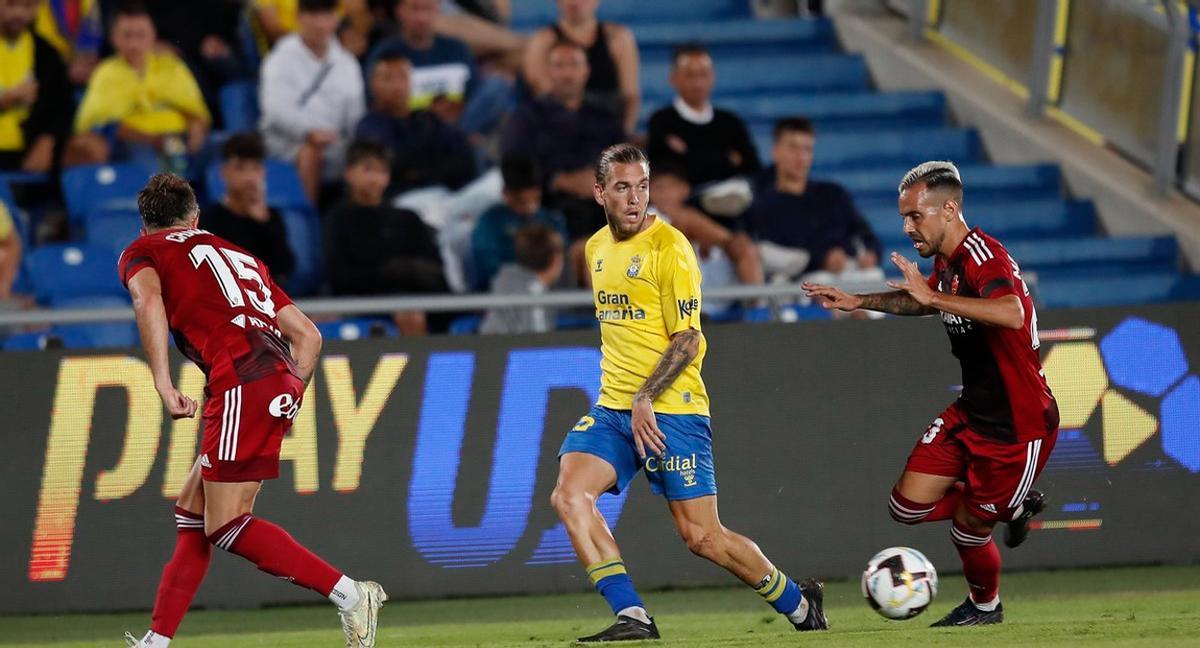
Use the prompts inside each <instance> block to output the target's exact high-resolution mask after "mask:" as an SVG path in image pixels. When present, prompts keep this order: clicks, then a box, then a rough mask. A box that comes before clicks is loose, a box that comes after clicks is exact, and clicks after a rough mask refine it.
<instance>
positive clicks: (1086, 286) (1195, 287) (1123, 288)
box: [1037, 273, 1200, 308]
mask: <svg viewBox="0 0 1200 648" xmlns="http://www.w3.org/2000/svg"><path fill="white" fill-rule="evenodd" d="M1037 293H1038V297H1039V299H1040V301H1041V303H1043V304H1045V305H1046V306H1047V307H1050V308H1073V307H1082V306H1123V305H1132V304H1150V303H1158V302H1166V301H1174V300H1182V299H1196V298H1197V297H1198V296H1200V279H1198V278H1197V277H1190V276H1187V277H1185V276H1180V275H1178V274H1176V273H1159V274H1146V275H1137V276H1124V277H1123V276H1117V277H1101V278H1083V279H1064V280H1057V281H1042V282H1039V284H1038V288H1037Z"/></svg>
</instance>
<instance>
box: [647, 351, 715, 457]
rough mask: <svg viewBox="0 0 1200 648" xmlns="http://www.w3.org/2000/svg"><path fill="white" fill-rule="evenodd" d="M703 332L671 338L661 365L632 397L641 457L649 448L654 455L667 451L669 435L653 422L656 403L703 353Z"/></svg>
mask: <svg viewBox="0 0 1200 648" xmlns="http://www.w3.org/2000/svg"><path fill="white" fill-rule="evenodd" d="M701 336H702V333H700V331H698V330H696V329H691V328H690V329H685V330H682V331H680V332H678V333H676V334H675V335H672V336H671V342H670V343H669V344H668V345H667V350H666V351H664V352H663V354H662V357H661V358H659V359H658V365H656V366H655V367H654V371H652V372H650V376H649V377H648V378H646V382H644V383H642V386H641V388H640V389H638V391H637V393H636V394H634V395H633V412H632V418H633V442H634V445H635V446H636V447H637V451H638V456H640V457H645V456H646V447H649V448H650V449H652V450H654V452H655V454H662V453H664V452H666V450H667V446H666V439H667V435H665V434H663V433H662V430H659V429H658V422H657V421H655V420H654V401H655V399H657V398H658V397H659V396H661V395H662V393H663V392H665V391H666V390H667V388H668V387H670V386H671V385H672V384H674V382H675V379H676V378H678V377H679V374H681V373H683V370H684V369H686V368H687V366H688V365H690V364H692V360H695V359H696V356H697V355H699V354H700V340H701Z"/></svg>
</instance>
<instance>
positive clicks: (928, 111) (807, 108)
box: [646, 92, 946, 170]
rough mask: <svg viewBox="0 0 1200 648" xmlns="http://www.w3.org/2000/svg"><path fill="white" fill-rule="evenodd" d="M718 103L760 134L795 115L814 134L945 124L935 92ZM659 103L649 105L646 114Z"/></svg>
mask: <svg viewBox="0 0 1200 648" xmlns="http://www.w3.org/2000/svg"><path fill="white" fill-rule="evenodd" d="M719 106H720V107H721V108H724V109H726V110H731V111H733V112H735V113H737V114H738V115H739V116H740V117H741V118H742V119H743V120H745V121H746V123H747V124H748V125H749V126H750V127H752V128H753V129H754V130H755V131H756V132H759V133H762V132H770V131H771V130H772V129H773V127H774V125H775V122H776V121H778V120H779V119H782V118H784V117H792V116H795V115H803V116H805V117H807V118H809V119H811V120H813V122H814V123H815V124H816V127H817V136H818V137H820V136H821V135H822V134H824V133H826V132H830V131H836V130H846V129H856V130H886V129H888V128H921V129H929V128H939V127H942V126H944V125H945V123H946V99H945V97H944V96H943V95H942V94H941V93H939V92H886V93H876V92H850V93H846V92H828V93H824V92H823V93H815V94H813V93H772V94H769V95H747V96H734V97H726V98H724V99H723V100H722V101H721V102H720V103H719ZM659 107H660V106H653V107H647V108H646V114H647V116H648V115H649V114H650V112H652V111H653V110H657V109H658V108H659ZM905 170H907V169H905Z"/></svg>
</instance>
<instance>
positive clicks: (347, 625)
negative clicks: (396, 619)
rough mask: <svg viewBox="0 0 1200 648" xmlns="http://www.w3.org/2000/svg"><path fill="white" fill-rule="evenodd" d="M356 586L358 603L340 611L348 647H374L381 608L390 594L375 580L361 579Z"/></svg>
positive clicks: (339, 614)
mask: <svg viewBox="0 0 1200 648" xmlns="http://www.w3.org/2000/svg"><path fill="white" fill-rule="evenodd" d="M354 587H356V588H358V603H357V604H355V606H354V607H353V608H350V609H349V610H346V611H345V612H340V611H339V612H338V616H340V617H341V618H342V632H345V633H346V648H374V646H375V628H376V626H377V625H378V623H379V608H381V607H383V602H384V601H386V600H388V595H387V592H385V591H383V587H381V586H380V585H379V583H376V582H374V581H359V582H356V583H355V584H354Z"/></svg>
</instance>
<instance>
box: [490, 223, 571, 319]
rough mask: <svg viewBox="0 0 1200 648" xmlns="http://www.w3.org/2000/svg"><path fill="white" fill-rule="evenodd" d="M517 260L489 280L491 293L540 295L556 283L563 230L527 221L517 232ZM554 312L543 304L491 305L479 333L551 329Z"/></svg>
mask: <svg viewBox="0 0 1200 648" xmlns="http://www.w3.org/2000/svg"><path fill="white" fill-rule="evenodd" d="M514 244H515V247H516V263H506V264H505V265H504V266H502V267H501V268H500V272H499V274H497V275H496V279H495V280H494V281H492V294H493V295H540V294H542V293H544V292H546V291H547V290H549V289H550V287H551V286H553V285H554V284H555V283H557V282H558V279H559V277H560V276H561V275H562V271H563V238H562V233H561V232H559V231H558V230H557V229H555V228H554V227H552V226H550V225H546V224H544V223H530V224H528V225H525V226H524V227H522V228H521V229H520V230H519V231H518V232H517V234H516V240H515V243H514ZM554 324H555V322H554V312H553V310H551V309H549V308H547V307H545V306H535V307H528V308H521V307H510V308H493V309H491V310H489V311H488V313H487V316H486V317H484V319H483V324H482V325H481V326H480V327H479V332H480V333H489V334H490V333H546V332H547V331H553V330H554Z"/></svg>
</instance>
